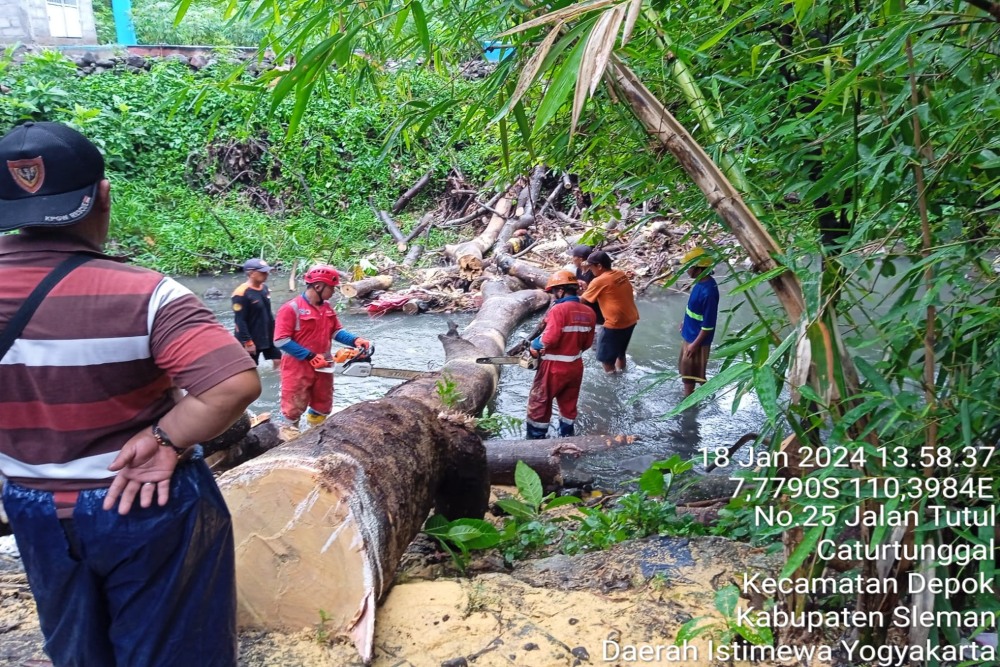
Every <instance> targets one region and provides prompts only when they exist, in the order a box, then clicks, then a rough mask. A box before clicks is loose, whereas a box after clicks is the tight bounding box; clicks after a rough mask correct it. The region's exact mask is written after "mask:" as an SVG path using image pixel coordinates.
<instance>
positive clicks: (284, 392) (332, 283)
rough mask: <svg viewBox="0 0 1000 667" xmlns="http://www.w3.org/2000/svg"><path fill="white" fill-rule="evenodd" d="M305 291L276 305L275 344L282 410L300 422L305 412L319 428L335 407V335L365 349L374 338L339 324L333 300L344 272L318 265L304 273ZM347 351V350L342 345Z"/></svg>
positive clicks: (308, 422)
mask: <svg viewBox="0 0 1000 667" xmlns="http://www.w3.org/2000/svg"><path fill="white" fill-rule="evenodd" d="M303 279H304V280H305V283H306V288H305V290H304V291H303V292H302V294H300V295H298V296H297V297H295V298H294V299H292V300H291V301H289V302H287V303H285V304H284V305H283V306H281V308H279V309H278V315H277V317H276V318H275V319H276V322H275V326H274V344H275V345H276V346H277V347H278V349H280V350H281V351H282V353H283V354H282V356H281V414H282V415H283V416H284V417H285V419H287V420H288V421H289V422H291V424H292V426H297V425H298V422H299V419H300V418H301V417H302V414H303V413H305V415H306V424H307V425H309V426H311V427H315V426H319V425H320V424H322V423H323V422H324V421H326V418H327V417H328V416H329V415H330V412H331V411H332V410H333V374H332V373H328V372H324V369H328V368H329V367H331V366H333V365H334V364H333V362H332V360H331V358H330V344H331V340H335V341H337V342H338V343H340V344H341V345H347V346H350V347H354V348H358V349H360V350H367V349H369V348H370V347H371V345H372V344H371V343H370V342H369V341H367V340H365V339H364V338H362V337H361V336H355V335H354V334H352V333H351V332H350V331H348V330H347V329H344V327H343V326H342V325H341V324H340V320H339V319H338V318H337V313H335V312H334V311H333V307H332V306H331V305H330V299H331V298H332V297H333V293H334V290H335V289H336V288H337V285H339V284H340V273H339V272H338V271H337V269H335V268H333V267H332V266H329V265H327V264H318V265H316V266H314V267H312V268H311V269H309V270H308V271H306V274H305V275H304V276H303ZM344 352H347V350H344Z"/></svg>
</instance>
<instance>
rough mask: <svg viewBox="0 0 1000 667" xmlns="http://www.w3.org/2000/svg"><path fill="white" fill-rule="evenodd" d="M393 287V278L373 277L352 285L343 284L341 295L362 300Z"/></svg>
mask: <svg viewBox="0 0 1000 667" xmlns="http://www.w3.org/2000/svg"><path fill="white" fill-rule="evenodd" d="M390 287H392V276H372V277H371V278H362V279H361V280H355V281H354V282H351V283H341V284H340V293H341V294H343V295H344V296H346V297H347V298H348V299H354V298H361V297H363V296H367V295H368V294H371V293H372V292H375V291H378V290H387V289H389V288H390Z"/></svg>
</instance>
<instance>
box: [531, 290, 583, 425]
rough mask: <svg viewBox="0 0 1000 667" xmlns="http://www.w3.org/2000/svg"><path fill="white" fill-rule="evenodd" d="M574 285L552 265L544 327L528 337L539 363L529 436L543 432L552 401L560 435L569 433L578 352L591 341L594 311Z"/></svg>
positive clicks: (578, 377) (578, 380)
mask: <svg viewBox="0 0 1000 667" xmlns="http://www.w3.org/2000/svg"><path fill="white" fill-rule="evenodd" d="M578 288H579V285H578V283H577V280H576V276H575V275H573V274H572V273H571V272H570V271H556V272H555V273H553V274H552V277H551V278H549V281H548V283H547V284H546V286H545V291H546V292H548V293H549V294H552V295H553V296H554V297H555V301H554V302H553V303H552V306H550V307H549V311H548V312H547V313H546V314H545V319H544V320H543V322H544V324H545V330H544V331H543V332H542V335H541V336H539V337H538V338H536V339H535V340H533V341H532V342H531V348H530V350H531V354H532V356H536V357H539V358H540V359H541V363H540V364H539V366H538V372H537V373H536V375H535V382H534V384H532V385H531V393H530V394H528V419H527V431H528V439H529V440H536V439H540V438H544V437H546V436H547V435H548V431H549V420H550V419H551V418H552V401H553V399H554V400H555V401H556V404H557V405H558V406H559V435H560V437H566V436H571V435H573V434H574V424H575V423H576V402H577V400H578V399H579V397H580V385H581V384H583V352H584V350H588V349H590V346H591V345H593V344H594V327H595V326H596V316H595V315H594V311H593V309H592V308H590V307H589V306H586V305H584V304H582V303H580V298H579V297H578V296H577V295H576V293H577V290H578Z"/></svg>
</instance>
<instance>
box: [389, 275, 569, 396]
mask: <svg viewBox="0 0 1000 667" xmlns="http://www.w3.org/2000/svg"><path fill="white" fill-rule="evenodd" d="M482 292H483V305H482V307H481V308H480V309H479V312H478V313H477V314H476V319H474V320H473V321H472V322H471V323H470V324H469V326H468V327H466V328H465V331H463V332H462V335H461V337H459V335H458V332H457V331H456V330H454V328H453V329H452V330H451V331H449V332H448V334H446V335H441V336H438V339H439V340H440V341H441V344H442V345H444V351H445V359H446V361H445V364H444V366H443V367H442V368H441V377H440V378H435V377H433V376H431V377H425V378H418V379H416V380H410V381H409V382H406V383H404V384H401V385H399V386H398V387H393V388H392V389H390V390H389V392H388V393H386V398H390V397H392V398H395V397H402V396H406V397H411V398H417V399H419V400H423V401H428V400H429V401H430V404H431V405H433V406H436V407H439V408H446V409H451V410H455V411H459V412H463V413H465V414H468V415H474V414H478V413H479V412H480V411H481V410H482V409H483V407H484V406H485V405H486V403H487V402H488V401H489V399H490V398H491V397H492V396H493V394H494V392H495V391H496V386H497V382H498V380H499V378H500V372H499V371H498V370H497V367H496V366H493V365H490V364H477V363H476V358H477V357H496V356H501V355H503V353H504V345H505V343H506V341H507V338H508V337H509V336H510V334H511V332H512V331H514V329H516V328H517V325H518V323H519V322H521V320H523V319H524V318H526V317H528V316H529V315H531V314H532V313H535V312H537V311H539V310H542V309H543V308H545V307H546V306H548V304H549V297H548V295H547V294H546V293H545V292H542V291H540V290H521V291H518V292H511V290H510V287H509V286H508V285H507V284H506V283H505V282H504V281H502V280H491V281H487V282H484V283H483V287H482ZM442 380H445V381H446V384H447V383H453V384H454V389H453V391H450V392H448V394H449V395H450V396H454V397H456V399H455V401H454V402H452V403H451V404H449V405H445V404H444V403H443V402H442V400H441V394H442V393H443V392H440V391H438V383H439V382H441V381H442Z"/></svg>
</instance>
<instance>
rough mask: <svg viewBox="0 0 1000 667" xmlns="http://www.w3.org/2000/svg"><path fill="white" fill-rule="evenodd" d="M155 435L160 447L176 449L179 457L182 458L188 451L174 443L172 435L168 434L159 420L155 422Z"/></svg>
mask: <svg viewBox="0 0 1000 667" xmlns="http://www.w3.org/2000/svg"><path fill="white" fill-rule="evenodd" d="M153 437H154V438H155V439H156V443H157V444H158V445H159V446H160V447H169V448H170V449H172V450H174V453H175V454H177V458H181V457H182V456H184V454H186V453H187V450H186V449H181V448H180V447H178V446H177V445H175V444H174V441H173V440H171V439H170V436H169V435H167V434H166V432H165V431H164V430H163V429H162V428H160V424H159V422H157V423H156V424H153Z"/></svg>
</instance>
